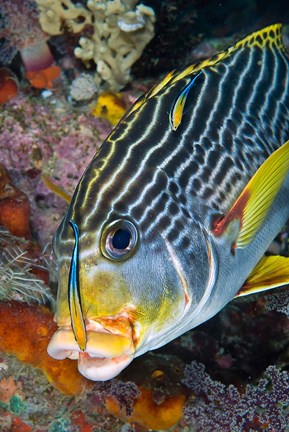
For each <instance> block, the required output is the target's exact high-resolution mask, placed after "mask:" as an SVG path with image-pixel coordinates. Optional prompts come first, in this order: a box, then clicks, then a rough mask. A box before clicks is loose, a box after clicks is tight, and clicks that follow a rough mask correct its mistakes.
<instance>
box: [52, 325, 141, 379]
mask: <svg viewBox="0 0 289 432" xmlns="http://www.w3.org/2000/svg"><path fill="white" fill-rule="evenodd" d="M86 330H87V331H86V334H87V343H86V347H85V349H84V350H82V349H81V348H80V347H79V345H78V343H77V341H76V339H75V336H74V333H73V331H72V329H71V328H67V327H66V328H59V330H57V332H56V333H55V334H54V335H53V336H52V338H51V340H50V342H49V345H48V347H47V352H48V354H49V355H50V356H51V357H53V358H55V359H57V360H63V359H65V358H69V359H71V360H78V370H79V372H80V373H81V374H82V375H83V376H85V377H86V378H88V379H90V380H92V381H106V380H109V379H111V378H114V377H115V376H117V375H118V374H119V373H120V372H121V371H122V370H123V369H124V368H126V367H127V366H128V365H129V364H130V363H131V361H132V360H133V358H134V355H135V346H134V342H133V338H132V335H131V334H125V335H124V334H120V333H113V332H111V330H107V329H106V328H104V327H103V326H102V325H101V324H100V323H98V322H96V321H92V320H89V323H88V324H87V325H86Z"/></svg>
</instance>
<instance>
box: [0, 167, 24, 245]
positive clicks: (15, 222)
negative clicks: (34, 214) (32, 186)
mask: <svg viewBox="0 0 289 432" xmlns="http://www.w3.org/2000/svg"><path fill="white" fill-rule="evenodd" d="M29 219H30V204H29V201H28V198H27V196H26V195H25V194H24V193H23V192H21V191H19V190H18V189H17V188H16V187H15V186H13V184H12V180H11V177H10V176H9V174H8V171H7V170H6V168H5V167H4V166H3V165H1V164H0V225H3V226H4V227H5V228H7V229H8V230H9V231H10V232H11V234H14V235H16V236H19V237H25V238H29V239H30V238H31V233H30V228H29Z"/></svg>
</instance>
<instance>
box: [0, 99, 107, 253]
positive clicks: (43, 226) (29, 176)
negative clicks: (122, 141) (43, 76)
mask: <svg viewBox="0 0 289 432" xmlns="http://www.w3.org/2000/svg"><path fill="white" fill-rule="evenodd" d="M110 130H111V127H110V126H109V124H108V123H107V122H106V121H104V120H99V119H97V118H94V117H92V116H91V115H89V114H85V113H81V112H79V111H77V110H73V109H71V107H70V109H69V110H68V109H67V103H66V101H65V100H62V101H58V102H57V104H56V103H55V99H51V100H41V99H28V98H25V97H22V96H18V98H17V99H14V100H13V101H11V102H9V103H8V104H6V105H5V109H4V110H1V111H0V154H1V162H2V163H3V165H4V166H5V167H6V168H7V169H8V171H9V173H10V175H11V177H12V178H13V182H14V184H15V185H16V186H17V187H18V188H19V189H20V190H23V191H25V193H26V194H27V196H28V198H29V201H30V205H31V209H32V212H31V213H32V231H33V233H34V234H36V236H37V238H38V241H39V242H40V244H41V245H42V246H44V245H45V244H46V243H47V242H48V241H49V240H50V239H51V237H52V235H53V234H54V232H55V230H56V228H57V225H58V224H59V222H60V219H61V217H62V215H63V213H64V211H65V209H66V206H67V203H66V202H65V201H63V200H62V199H61V198H59V197H57V196H56V195H55V194H54V193H53V192H51V191H50V190H49V189H47V187H46V186H45V185H44V184H43V182H42V180H41V174H42V173H45V174H46V175H48V176H49V177H50V178H51V179H52V181H53V182H55V184H57V185H58V186H60V187H61V188H62V189H63V190H65V191H66V192H67V193H69V194H72V192H73V190H74V189H75V187H76V185H77V182H78V180H79V179H80V177H81V175H82V173H83V172H84V170H85V168H86V167H87V165H88V164H89V162H90V160H91V159H92V157H93V156H94V153H95V151H96V150H97V148H98V147H99V146H100V144H101V142H102V141H103V140H104V139H105V138H106V136H107V135H108V133H109V132H110Z"/></svg>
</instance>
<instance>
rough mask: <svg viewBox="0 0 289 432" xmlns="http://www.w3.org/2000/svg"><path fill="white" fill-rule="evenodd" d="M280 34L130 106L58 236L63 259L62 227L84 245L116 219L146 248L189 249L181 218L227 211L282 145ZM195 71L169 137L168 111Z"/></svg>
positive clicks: (246, 45) (285, 80)
mask: <svg viewBox="0 0 289 432" xmlns="http://www.w3.org/2000/svg"><path fill="white" fill-rule="evenodd" d="M280 31H281V26H280V25H274V26H270V27H268V28H267V29H264V30H263V31H261V32H256V33H254V34H252V35H250V36H248V37H247V38H245V39H244V40H242V41H240V42H238V43H237V44H236V45H235V46H234V47H232V48H230V49H229V50H227V51H225V52H224V53H221V54H219V55H218V56H216V57H214V58H213V59H209V60H206V61H204V62H203V63H200V64H198V65H193V66H190V67H188V68H186V69H184V71H181V72H174V73H172V74H171V75H169V76H168V77H166V78H165V79H164V80H163V83H161V84H159V85H158V86H156V87H155V89H152V90H151V92H149V93H148V94H147V95H146V96H144V97H143V98H142V99H141V100H140V101H139V102H136V105H135V106H133V107H132V109H131V110H130V111H129V112H128V113H127V115H126V116H125V117H124V118H123V119H122V120H121V122H120V123H119V124H118V125H117V127H116V128H115V129H114V131H113V132H112V133H111V135H110V136H109V137H108V139H107V140H106V141H105V142H104V143H103V145H102V147H101V148H100V150H99V151H98V153H97V155H96V156H95V157H94V159H93V161H92V163H91V164H90V166H89V167H88V168H87V170H86V172H85V174H84V176H83V177H82V179H81V181H80V183H79V185H78V187H77V190H76V192H75V195H74V198H73V200H72V202H71V206H70V208H69V211H68V215H67V217H66V218H65V219H64V222H63V224H62V225H61V227H60V228H59V231H58V234H57V236H56V241H55V243H56V246H57V249H58V251H59V254H60V255H65V256H67V259H70V258H68V256H69V254H70V253H71V250H72V244H73V238H72V236H71V230H70V229H69V228H68V223H67V221H68V220H69V219H72V220H73V221H74V222H75V223H77V224H78V226H79V231H80V238H84V237H85V238H86V239H87V238H90V241H87V243H88V244H90V245H93V244H94V242H97V241H99V236H100V233H101V230H102V228H103V226H104V225H105V224H106V223H107V222H110V221H112V220H114V219H117V218H122V217H124V218H128V219H131V220H132V221H133V222H134V223H135V224H136V226H137V227H138V229H139V231H140V232H141V236H142V238H147V239H150V241H151V242H152V243H153V238H154V235H153V234H154V232H156V231H159V232H162V235H163V236H164V237H165V238H168V239H169V240H170V241H174V242H175V246H181V247H189V245H188V237H189V236H188V233H187V232H186V230H184V226H183V224H182V216H183V215H188V214H189V215H192V216H193V210H194V209H193V205H194V203H195V202H203V203H204V204H205V205H206V206H207V207H208V208H210V209H214V210H215V211H217V212H221V213H225V212H226V211H228V209H229V208H230V206H231V205H232V203H233V202H234V200H235V199H236V198H237V196H238V195H239V194H240V192H241V191H242V189H243V188H244V186H245V185H246V183H247V182H248V180H249V179H250V178H251V177H252V175H253V174H254V173H255V171H256V170H257V168H258V167H259V166H260V165H261V164H262V162H263V161H264V160H265V159H266V158H267V157H268V155H269V154H271V153H272V152H273V151H274V150H275V149H276V148H278V147H279V146H281V145H282V144H283V143H284V142H285V141H286V140H288V138H289V62H288V59H287V57H286V55H285V53H284V50H283V48H282V42H281V37H280ZM200 70H202V74H201V75H200V76H199V77H198V79H197V80H196V83H195V84H194V86H193V87H192V88H191V89H190V92H189V94H188V97H187V100H186V104H185V107H184V112H183V116H182V120H181V124H180V126H179V127H178V128H177V130H175V131H174V130H172V128H171V125H170V122H169V115H170V112H171V109H172V106H174V103H175V101H176V99H177V98H178V96H179V95H180V93H181V92H182V90H183V89H184V88H185V86H186V85H187V84H188V83H189V81H190V80H191V79H192V78H193V77H194V76H195V75H196V74H197V73H199V71H200ZM196 200H197V201H196ZM195 223H196V224H199V223H202V221H200V220H196V221H195Z"/></svg>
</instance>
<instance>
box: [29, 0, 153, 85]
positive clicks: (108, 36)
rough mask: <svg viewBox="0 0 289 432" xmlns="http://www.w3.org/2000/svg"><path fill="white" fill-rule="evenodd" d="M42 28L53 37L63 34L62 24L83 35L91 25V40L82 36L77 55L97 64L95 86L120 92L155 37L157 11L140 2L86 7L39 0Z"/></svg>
mask: <svg viewBox="0 0 289 432" xmlns="http://www.w3.org/2000/svg"><path fill="white" fill-rule="evenodd" d="M36 3H37V4H38V7H39V10H40V18H39V19H40V24H41V26H42V29H43V30H44V31H45V32H47V33H48V34H50V35H57V34H60V33H62V29H63V24H64V26H66V28H67V29H68V30H69V31H71V32H73V33H79V32H81V31H82V30H83V29H84V27H85V26H86V25H87V24H92V26H93V34H92V36H91V37H84V36H82V37H80V40H79V45H80V46H79V47H77V48H76V49H75V51H74V52H75V56H76V57H78V58H79V59H81V60H82V61H83V62H84V64H85V65H87V66H89V65H90V63H91V61H93V62H94V63H95V65H96V72H95V83H96V85H97V86H99V85H101V84H103V83H106V86H107V87H108V88H109V90H119V89H121V88H122V87H124V86H125V84H127V83H128V82H129V81H130V78H131V77H130V70H131V66H132V65H133V64H134V63H135V62H136V60H138V58H139V57H140V56H141V54H142V52H143V49H144V47H145V46H146V45H147V44H148V42H149V41H150V40H151V39H152V38H153V36H154V22H155V13H154V10H153V9H152V8H150V7H148V6H145V5H143V4H138V5H136V4H137V0H126V1H124V0H112V1H101V0H88V1H87V3H86V7H84V6H82V5H79V4H74V3H72V2H71V1H70V0H65V1H60V0H49V1H46V0H36Z"/></svg>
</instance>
